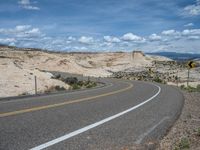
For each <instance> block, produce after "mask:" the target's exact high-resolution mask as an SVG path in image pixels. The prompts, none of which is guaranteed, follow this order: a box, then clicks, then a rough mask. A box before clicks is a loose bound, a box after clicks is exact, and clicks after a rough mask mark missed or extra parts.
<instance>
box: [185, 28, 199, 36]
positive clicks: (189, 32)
mask: <svg viewBox="0 0 200 150" xmlns="http://www.w3.org/2000/svg"><path fill="white" fill-rule="evenodd" d="M182 34H183V35H200V29H186V30H183V31H182Z"/></svg>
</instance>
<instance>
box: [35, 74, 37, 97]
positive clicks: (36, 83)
mask: <svg viewBox="0 0 200 150" xmlns="http://www.w3.org/2000/svg"><path fill="white" fill-rule="evenodd" d="M35 95H37V76H35Z"/></svg>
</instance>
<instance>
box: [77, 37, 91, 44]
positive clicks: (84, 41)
mask: <svg viewBox="0 0 200 150" xmlns="http://www.w3.org/2000/svg"><path fill="white" fill-rule="evenodd" d="M78 41H79V42H80V43H82V44H91V43H93V42H94V39H93V38H92V37H86V36H81V37H80V38H79V39H78Z"/></svg>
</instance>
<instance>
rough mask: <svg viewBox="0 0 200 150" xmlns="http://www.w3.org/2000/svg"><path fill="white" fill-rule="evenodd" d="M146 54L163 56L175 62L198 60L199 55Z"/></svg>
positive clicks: (173, 53) (174, 53)
mask: <svg viewBox="0 0 200 150" xmlns="http://www.w3.org/2000/svg"><path fill="white" fill-rule="evenodd" d="M146 54H148V55H158V56H164V57H168V58H170V59H173V60H176V61H185V60H193V59H200V54H191V53H176V52H155V53H146Z"/></svg>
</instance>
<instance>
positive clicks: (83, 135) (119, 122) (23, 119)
mask: <svg viewBox="0 0 200 150" xmlns="http://www.w3.org/2000/svg"><path fill="white" fill-rule="evenodd" d="M101 80H102V81H101V82H105V83H107V84H106V86H104V87H100V88H96V89H95V88H94V89H89V90H83V91H75V92H67V93H60V94H53V95H44V96H39V97H28V98H19V99H13V100H4V101H0V149H1V150H13V149H14V150H26V149H33V150H39V149H52V150H55V149H59V150H60V149H61V150H62V149H63V150H66V149H70V150H71V149H73V150H79V149H91V150H93V149H123V148H125V147H132V146H133V145H135V144H141V143H144V142H146V141H148V140H157V139H159V138H160V137H162V136H163V134H165V132H166V131H167V129H169V127H170V126H171V125H172V124H173V123H174V121H175V120H176V118H177V117H178V115H179V114H180V112H181V109H182V106H183V102H184V99H183V96H182V94H181V93H180V92H179V90H178V89H176V88H174V87H170V86H167V85H161V84H156V83H148V82H141V81H140V82H139V81H128V80H116V79H101Z"/></svg>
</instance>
